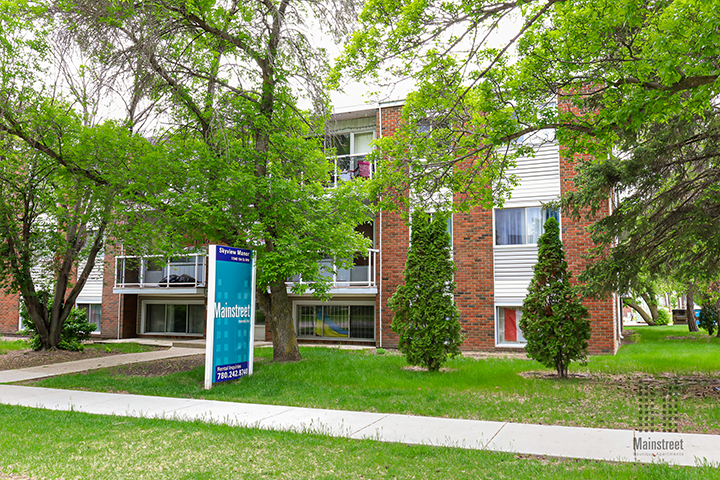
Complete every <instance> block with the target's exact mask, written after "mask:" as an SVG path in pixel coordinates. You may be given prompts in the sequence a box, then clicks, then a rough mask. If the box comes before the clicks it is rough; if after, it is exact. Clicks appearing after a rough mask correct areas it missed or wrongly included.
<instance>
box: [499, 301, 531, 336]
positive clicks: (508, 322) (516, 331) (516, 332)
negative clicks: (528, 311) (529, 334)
mask: <svg viewBox="0 0 720 480" xmlns="http://www.w3.org/2000/svg"><path fill="white" fill-rule="evenodd" d="M521 316H522V309H521V308H520V307H497V316H496V318H497V322H496V328H495V331H496V332H497V343H498V345H501V344H517V345H522V344H525V343H526V341H525V337H523V334H522V330H520V317H521Z"/></svg>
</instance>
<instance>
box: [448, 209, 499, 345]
mask: <svg viewBox="0 0 720 480" xmlns="http://www.w3.org/2000/svg"><path fill="white" fill-rule="evenodd" d="M453 258H454V260H455V265H456V266H457V272H455V283H456V285H457V286H456V288H455V302H456V303H457V306H458V308H459V309H460V323H461V325H462V331H463V334H464V335H465V342H464V343H463V345H462V347H461V348H462V349H463V350H486V349H492V348H495V293H494V279H493V234H492V211H491V210H485V209H482V208H474V209H472V210H471V211H469V212H467V213H455V214H454V215H453Z"/></svg>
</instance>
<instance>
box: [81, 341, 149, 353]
mask: <svg viewBox="0 0 720 480" xmlns="http://www.w3.org/2000/svg"><path fill="white" fill-rule="evenodd" d="M85 348H97V349H99V350H106V351H108V352H114V353H142V352H154V351H155V350H157V349H158V347H154V346H151V345H140V344H139V343H134V342H130V343H90V344H86V345H85Z"/></svg>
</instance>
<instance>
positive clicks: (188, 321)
mask: <svg viewBox="0 0 720 480" xmlns="http://www.w3.org/2000/svg"><path fill="white" fill-rule="evenodd" d="M143 325H144V333H163V334H180V335H202V334H203V333H204V332H205V305H204V304H202V303H199V302H198V303H189V302H188V303H179V304H178V303H164V302H160V301H144V302H143Z"/></svg>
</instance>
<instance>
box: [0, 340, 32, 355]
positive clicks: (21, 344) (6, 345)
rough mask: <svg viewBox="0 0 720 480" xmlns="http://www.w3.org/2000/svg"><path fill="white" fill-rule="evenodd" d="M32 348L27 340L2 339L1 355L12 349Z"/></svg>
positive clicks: (0, 345) (0, 344) (0, 342)
mask: <svg viewBox="0 0 720 480" xmlns="http://www.w3.org/2000/svg"><path fill="white" fill-rule="evenodd" d="M28 348H30V347H29V345H28V342H27V341H26V340H0V355H4V354H6V353H7V352H9V351H10V350H26V349H28Z"/></svg>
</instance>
